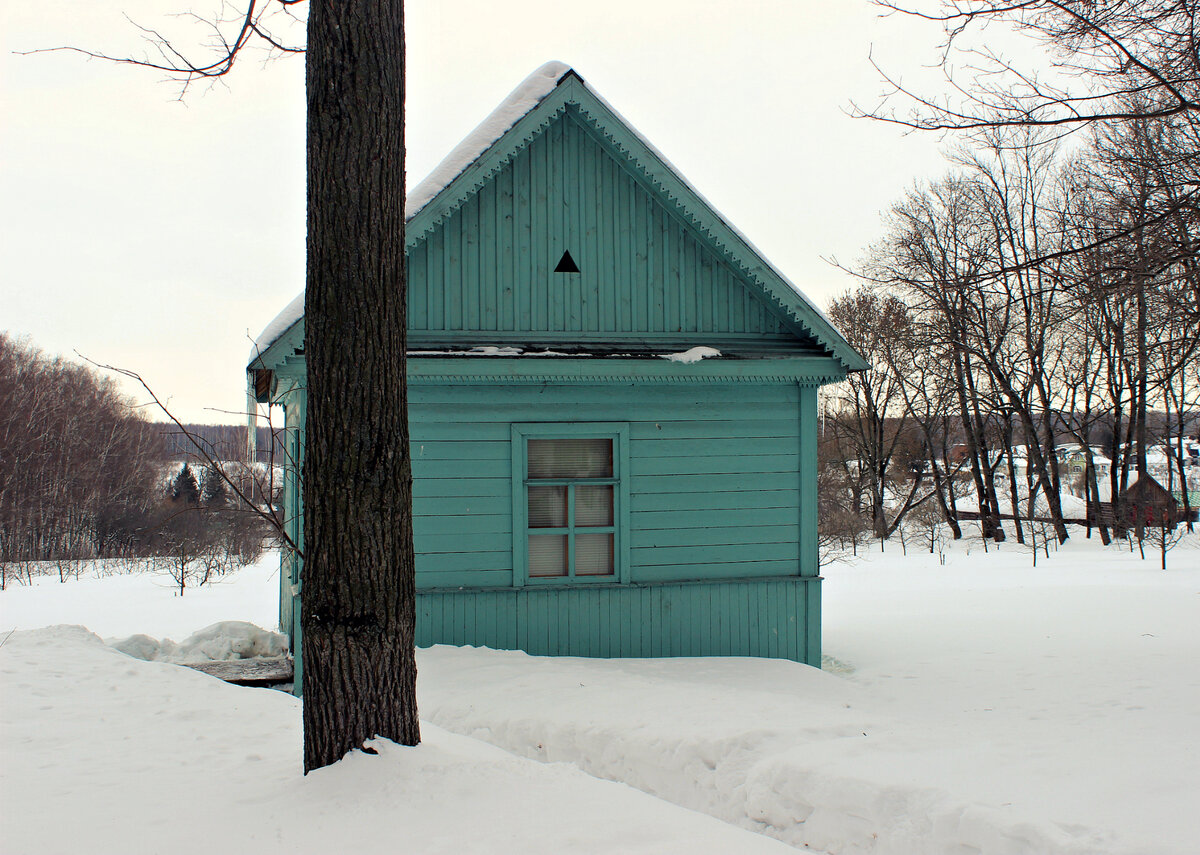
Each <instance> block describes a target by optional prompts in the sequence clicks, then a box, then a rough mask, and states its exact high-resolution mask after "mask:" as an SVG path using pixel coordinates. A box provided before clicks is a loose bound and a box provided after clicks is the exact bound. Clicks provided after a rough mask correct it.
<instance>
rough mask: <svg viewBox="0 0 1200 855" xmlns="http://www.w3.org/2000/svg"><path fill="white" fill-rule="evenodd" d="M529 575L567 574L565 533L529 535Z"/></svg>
mask: <svg viewBox="0 0 1200 855" xmlns="http://www.w3.org/2000/svg"><path fill="white" fill-rule="evenodd" d="M529 575H530V576H566V575H567V536H566V535H565V534H549V535H547V534H537V535H530V537H529Z"/></svg>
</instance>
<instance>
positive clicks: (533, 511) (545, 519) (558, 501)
mask: <svg viewBox="0 0 1200 855" xmlns="http://www.w3.org/2000/svg"><path fill="white" fill-rule="evenodd" d="M529 527H530V528H566V527H567V488H566V487H533V486H531V487H530V488H529Z"/></svg>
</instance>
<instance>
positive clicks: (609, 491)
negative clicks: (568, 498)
mask: <svg viewBox="0 0 1200 855" xmlns="http://www.w3.org/2000/svg"><path fill="white" fill-rule="evenodd" d="M612 524H613V488H612V487H589V486H586V485H583V484H581V485H579V486H578V487H576V488H575V525H578V526H589V525H612Z"/></svg>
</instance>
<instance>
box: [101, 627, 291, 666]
mask: <svg viewBox="0 0 1200 855" xmlns="http://www.w3.org/2000/svg"><path fill="white" fill-rule="evenodd" d="M107 643H108V646H109V647H112V648H113V649H114V650H119V651H121V652H122V653H124V654H125V655H126V656H132V657H133V658H134V659H142V660H145V661H147V662H154V661H157V662H176V663H181V664H182V663H188V662H211V661H214V660H227V659H257V658H264V657H277V656H283V655H284V654H285V653H286V652H287V639H286V638H285V637H284V636H282V635H280V634H279V633H277V632H268V631H267V630H265V629H262V628H261V627H258V626H255V625H254V624H252V623H249V622H247V621H242V620H226V621H220V622H219V623H214V624H213V625H212V626H208V627H205V628H204V629H202V630H200V631H199V632H194V633H192V634H191V635H189V636H188V637H187V638H186V639H184V641H183V642H181V643H179V644H176V643H175V642H174V641H172V640H171V639H169V638H164V639H163V640H162V641H159V640H157V639H154V638H151V637H150V636H148V635H142V634H138V635H131V636H129V637H128V638H122V639H113V640H109V641H108V642H107Z"/></svg>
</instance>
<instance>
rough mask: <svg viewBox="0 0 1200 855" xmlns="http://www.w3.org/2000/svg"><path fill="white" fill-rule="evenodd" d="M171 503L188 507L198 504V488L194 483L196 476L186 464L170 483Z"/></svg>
mask: <svg viewBox="0 0 1200 855" xmlns="http://www.w3.org/2000/svg"><path fill="white" fill-rule="evenodd" d="M171 501H172V502H176V503H179V504H184V505H188V506H195V505H198V504H200V486H199V485H198V484H197V483H196V474H195V473H194V472H192V468H191V467H190V466H188V465H187V464H186V463H185V464H183V468H182V469H180V470H179V474H178V475H176V476H175V480H174V481H172V482H171Z"/></svg>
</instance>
